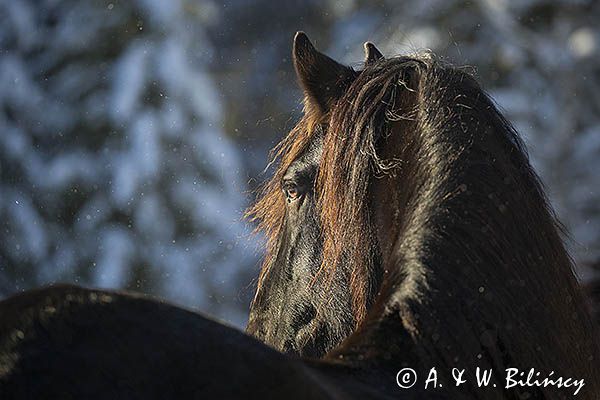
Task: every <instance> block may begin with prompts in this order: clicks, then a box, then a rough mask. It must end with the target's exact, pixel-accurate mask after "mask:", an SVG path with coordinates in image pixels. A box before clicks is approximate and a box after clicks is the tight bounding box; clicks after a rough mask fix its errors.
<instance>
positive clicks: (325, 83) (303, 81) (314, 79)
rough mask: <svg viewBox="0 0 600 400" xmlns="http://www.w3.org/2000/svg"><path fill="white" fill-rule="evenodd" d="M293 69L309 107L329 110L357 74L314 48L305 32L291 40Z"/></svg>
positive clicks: (299, 33) (297, 34)
mask: <svg viewBox="0 0 600 400" xmlns="http://www.w3.org/2000/svg"><path fill="white" fill-rule="evenodd" d="M293 55H294V68H295V69H296V76H297V77H298V82H299V83H300V87H301V88H302V90H303V91H304V95H305V96H306V100H307V102H308V105H309V106H314V107H316V108H317V109H318V110H319V111H320V112H322V113H326V112H327V111H329V109H330V108H331V106H332V105H333V103H334V102H335V101H336V100H338V99H339V98H340V97H341V96H342V95H343V94H344V91H345V90H346V89H347V88H348V86H349V85H350V83H352V80H353V79H354V78H355V76H356V73H355V72H354V70H352V68H349V67H346V66H344V65H341V64H340V63H338V62H337V61H335V60H333V59H331V58H329V57H327V56H326V55H325V54H322V53H320V52H318V51H317V49H315V47H314V46H313V45H312V43H311V42H310V40H308V37H307V36H306V34H305V33H304V32H297V33H296V36H295V37H294V50H293Z"/></svg>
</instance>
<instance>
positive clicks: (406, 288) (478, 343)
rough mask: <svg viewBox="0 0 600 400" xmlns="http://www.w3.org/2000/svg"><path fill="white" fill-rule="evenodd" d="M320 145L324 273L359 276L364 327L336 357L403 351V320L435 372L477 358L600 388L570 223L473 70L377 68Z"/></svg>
mask: <svg viewBox="0 0 600 400" xmlns="http://www.w3.org/2000/svg"><path fill="white" fill-rule="evenodd" d="M389 143H393V146H392V145H389ZM323 146H324V147H323V156H322V161H321V165H320V169H319V176H318V178H317V192H318V194H319V196H318V199H319V209H320V213H321V223H322V229H323V232H324V235H323V236H324V247H323V266H322V270H323V271H324V273H325V274H326V275H327V274H333V273H335V270H336V268H337V266H338V265H339V264H340V263H345V265H346V267H348V266H349V267H350V270H351V271H352V279H353V282H352V283H353V284H352V291H353V293H352V295H353V301H354V303H355V304H356V305H358V307H355V309H358V310H359V314H358V318H359V320H360V321H362V323H361V324H360V325H359V327H358V328H357V331H356V332H355V333H354V334H352V335H351V337H350V338H348V339H347V340H346V341H345V342H344V343H343V344H342V345H341V347H340V348H339V349H338V350H336V351H334V352H333V353H331V354H330V357H332V358H333V357H337V356H339V355H344V354H345V355H346V356H348V355H349V354H348V353H353V354H355V355H359V357H361V359H363V358H365V357H372V358H377V357H384V356H385V357H387V358H389V357H390V353H391V352H393V350H390V349H394V348H402V349H404V350H406V347H405V346H402V345H401V344H398V343H395V342H394V341H395V340H400V339H396V337H399V336H402V335H400V334H399V333H397V332H394V331H390V330H389V327H390V324H391V325H393V324H394V322H393V321H396V320H397V321H398V323H399V324H400V325H401V329H403V331H404V332H408V333H409V334H410V337H411V338H412V341H414V342H415V343H416V346H414V347H416V350H415V351H417V352H420V354H421V356H420V357H419V359H421V360H429V361H431V363H432V365H434V364H435V363H436V362H437V363H438V365H439V362H440V359H441V361H442V362H444V363H446V364H447V365H452V366H453V365H455V363H456V360H457V359H458V358H462V361H464V360H465V358H467V357H474V356H475V355H477V354H479V355H480V356H482V357H483V358H484V359H483V360H480V362H481V363H482V364H481V365H485V363H487V365H490V366H493V367H494V368H498V369H502V366H504V368H506V367H507V366H512V365H511V364H512V363H516V364H517V365H520V366H521V367H523V368H525V367H528V368H529V367H538V368H543V369H546V370H548V371H549V370H557V372H558V371H561V372H563V373H565V375H571V376H572V375H576V374H580V375H582V376H585V377H586V384H588V385H589V386H591V387H590V388H588V390H591V392H594V391H595V390H597V389H598V387H599V386H598V382H597V378H596V375H595V374H596V372H595V371H594V368H595V366H596V365H597V361H594V360H598V359H599V354H600V353H599V351H598V346H597V344H596V343H595V336H594V334H595V326H594V325H593V322H592V321H591V319H590V317H589V314H588V313H587V310H586V306H585V302H584V300H583V296H582V292H581V289H580V287H579V286H578V284H577V281H576V277H575V273H574V268H573V263H572V260H571V258H570V256H569V254H568V253H567V251H566V249H565V247H564V245H563V243H562V240H561V237H560V232H561V230H562V227H561V225H560V223H559V222H558V220H557V218H556V216H555V214H554V211H553V210H552V208H551V206H550V205H549V202H548V201H547V198H546V196H545V194H544V190H543V185H542V183H541V181H540V179H539V178H538V177H537V175H536V174H535V172H534V171H533V169H532V168H531V166H530V164H529V160H528V155H527V152H526V149H525V146H524V145H523V142H522V141H521V139H520V138H519V136H518V134H517V133H516V131H515V129H514V128H513V127H512V125H511V124H510V123H509V122H508V121H507V120H506V119H505V118H504V117H503V116H502V115H501V113H500V112H499V111H498V110H497V108H496V107H495V106H494V104H493V101H492V100H491V99H490V98H489V97H488V96H487V95H486V94H485V93H484V91H483V90H482V89H481V88H480V87H479V85H478V84H477V82H476V80H475V79H474V78H473V77H472V76H471V75H470V74H469V73H467V72H466V71H465V70H463V69H459V68H454V67H451V66H449V65H446V64H445V63H443V62H441V61H439V60H438V59H436V58H435V57H433V56H432V55H430V54H426V55H423V56H416V57H396V58H391V59H387V60H380V61H377V62H376V63H375V64H374V65H372V66H367V67H366V68H365V69H364V70H363V71H362V72H361V74H360V75H359V76H358V78H357V79H356V80H355V81H354V83H353V84H352V85H351V87H350V88H349V89H348V91H347V92H346V93H345V95H344V97H342V99H341V100H340V101H339V102H338V103H337V105H336V106H335V107H334V108H333V109H332V111H331V115H330V124H329V129H328V132H327V134H326V136H325V141H324V145H323ZM373 177H375V178H373ZM382 182H383V183H382ZM374 185H378V186H379V188H380V189H379V190H382V189H381V187H384V190H386V189H385V188H386V187H387V192H389V193H388V194H387V195H388V196H389V197H388V198H386V199H382V198H379V197H377V196H376V195H374V193H373V186H374ZM386 185H387V186H386ZM379 193H380V192H379ZM387 201H389V202H390V204H389V205H388V204H378V203H382V202H383V203H386V202H387ZM376 202H377V203H376ZM391 204H394V205H396V206H398V208H396V209H392V210H389V215H388V217H389V218H388V219H390V220H393V221H396V223H397V224H396V225H398V226H396V227H395V229H396V230H395V231H394V232H393V233H390V235H387V236H386V235H385V232H384V234H379V235H377V234H376V232H375V229H376V223H375V222H377V223H380V222H381V221H375V218H376V216H375V215H373V211H372V210H374V209H375V208H379V209H381V208H382V207H383V208H384V209H385V207H389V208H392V205H391ZM382 238H383V239H382ZM378 241H379V242H378ZM377 245H378V246H377ZM375 248H379V249H381V251H382V253H383V254H379V255H377V256H378V257H381V258H382V260H383V271H382V273H383V276H384V277H383V280H382V285H381V287H379V288H376V289H374V288H373V287H371V286H370V285H371V283H370V282H371V281H372V279H371V277H372V275H373V274H374V273H376V271H374V270H373V269H374V265H373V262H372V261H371V260H373V256H374V255H373V251H374V249H375ZM374 290H378V291H379V293H378V294H377V295H376V299H375V300H374V304H373V305H372V307H369V304H368V303H369V296H370V295H371V294H372V293H373V291H374ZM367 309H369V310H368V311H367ZM360 321H359V322H360ZM391 321H392V322H391ZM402 337H403V339H402V340H405V339H406V337H405V336H402ZM378 340H379V342H378ZM415 343H414V344H415ZM396 344H397V346H396ZM440 349H444V350H442V353H440V352H439V351H440ZM447 349H454V350H452V352H448V351H447ZM350 358H351V357H350ZM477 361H478V360H470V361H469V362H471V363H473V362H477ZM528 363H529V365H528ZM478 365H480V364H478ZM502 370H503V369H502Z"/></svg>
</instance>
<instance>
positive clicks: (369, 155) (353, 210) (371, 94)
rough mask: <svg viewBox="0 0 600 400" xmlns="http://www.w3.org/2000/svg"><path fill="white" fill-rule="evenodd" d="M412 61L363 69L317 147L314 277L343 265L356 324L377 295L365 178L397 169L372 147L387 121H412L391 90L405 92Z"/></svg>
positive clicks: (386, 129) (367, 179)
mask: <svg viewBox="0 0 600 400" xmlns="http://www.w3.org/2000/svg"><path fill="white" fill-rule="evenodd" d="M412 61H413V60H410V59H396V60H392V61H391V62H390V60H386V61H382V62H379V63H376V64H375V65H374V66H372V67H368V68H366V69H365V70H364V71H363V72H362V73H361V74H360V76H359V77H358V79H357V80H356V81H355V82H354V83H353V84H352V86H351V87H350V88H349V90H348V91H347V92H346V94H345V95H344V97H343V98H342V99H341V101H340V102H339V103H338V104H337V106H336V107H335V108H334V109H333V110H332V112H331V119H330V123H329V129H328V133H327V134H326V136H325V140H324V144H323V156H322V159H321V164H320V168H319V175H318V178H317V191H318V193H319V196H318V200H319V210H320V216H321V224H322V230H323V237H324V245H323V261H322V265H321V269H320V273H321V274H324V275H325V278H326V279H331V278H332V277H333V275H334V274H335V272H336V269H337V267H338V265H339V264H341V263H347V264H348V266H349V268H350V271H351V272H350V274H351V275H350V289H351V291H352V305H353V311H354V314H355V320H356V324H357V325H358V324H359V323H360V322H361V321H362V320H363V319H364V318H365V316H366V313H367V308H368V301H369V294H370V292H371V291H374V290H377V288H375V287H373V282H371V280H372V276H371V273H372V272H373V268H375V265H374V257H376V255H377V246H376V239H375V234H374V232H373V228H372V224H371V221H370V218H371V216H370V212H369V200H368V189H369V181H370V177H371V175H372V174H381V173H393V170H394V168H396V167H397V166H398V165H399V163H398V162H397V160H382V159H380V158H379V157H378V155H377V153H376V150H375V142H376V140H377V138H378V135H383V134H386V132H387V131H388V130H389V122H390V121H395V120H398V119H408V118H411V117H412V116H413V112H414V110H404V109H402V107H401V104H396V99H397V97H398V96H397V91H398V90H405V89H408V87H407V86H406V85H405V84H404V79H405V75H404V74H405V67H406V65H408V64H407V63H411V62H412ZM414 61H416V62H417V63H418V64H419V65H421V63H420V62H419V61H418V60H414ZM412 65H413V66H414V65H416V64H414V63H413V64H412ZM372 294H374V293H372Z"/></svg>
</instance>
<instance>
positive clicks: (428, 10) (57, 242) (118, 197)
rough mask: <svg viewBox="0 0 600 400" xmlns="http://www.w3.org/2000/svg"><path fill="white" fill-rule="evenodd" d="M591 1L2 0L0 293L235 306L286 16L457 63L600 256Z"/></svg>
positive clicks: (598, 56)
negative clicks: (491, 101)
mask: <svg viewBox="0 0 600 400" xmlns="http://www.w3.org/2000/svg"><path fill="white" fill-rule="evenodd" d="M597 21H600V2H598V1H595V0H554V1H549V0H525V1H519V2H509V1H507V0H479V1H464V0H406V1H403V2H398V1H395V0H376V1H367V0H342V1H334V0H328V1H316V0H315V1H289V2H287V1H286V2H275V1H270V0H256V1H252V2H247V1H242V0H229V1H224V2H212V1H193V0H168V1H167V0H130V1H100V0H91V1H77V0H0V296H5V295H8V294H10V293H14V292H16V291H20V290H24V289H28V288H31V287H35V286H39V285H42V284H46V283H50V282H57V281H67V282H75V283H79V284H84V285H93V286H100V287H113V288H127V289H131V290H137V291H141V292H146V293H151V294H155V295H158V296H161V297H165V298H168V299H170V300H172V301H174V302H177V303H179V304H184V305H187V306H190V307H193V308H196V309H199V310H201V311H203V312H207V313H210V314H212V315H215V316H217V317H219V318H221V319H223V320H225V321H229V322H231V323H233V324H236V325H242V324H243V323H244V322H245V318H246V314H247V310H248V303H249V300H250V298H251V296H252V294H253V280H254V278H255V276H256V275H257V273H258V265H259V262H260V256H261V241H262V240H261V238H260V237H258V238H256V237H253V236H252V235H251V234H250V232H251V230H252V227H251V226H248V225H247V224H246V223H244V221H243V220H242V214H243V210H244V208H245V207H247V206H248V204H249V203H250V202H251V201H252V198H253V197H252V191H253V190H254V189H255V188H256V187H257V185H258V184H259V183H260V182H262V181H263V180H264V179H266V178H267V177H268V176H269V175H268V174H269V172H268V171H267V172H264V171H263V170H264V167H265V165H266V164H267V157H268V150H269V148H271V147H272V146H273V145H274V144H275V143H276V142H277V141H278V140H279V139H280V138H281V137H282V135H283V134H285V133H286V132H287V131H288V130H289V129H290V128H291V127H292V126H293V123H294V121H295V120H296V118H297V117H298V116H299V114H300V112H301V104H300V100H301V93H300V92H299V90H298V89H297V87H296V84H295V77H294V73H293V68H292V65H291V62H290V52H291V39H292V37H293V34H294V32H295V31H296V30H304V31H306V32H307V33H308V35H309V36H310V37H311V39H312V40H313V41H314V43H315V44H316V46H317V47H318V48H319V49H320V50H322V51H325V52H327V53H328V54H330V55H331V56H333V57H334V58H337V59H339V60H341V61H343V62H346V63H349V64H351V65H354V66H356V67H360V63H359V62H360V60H362V57H363V54H362V43H363V42H364V41H366V40H371V41H373V42H374V43H376V45H377V46H378V47H379V48H380V49H381V50H382V51H383V52H384V54H385V55H387V56H391V55H396V54H405V53H411V52H414V51H418V50H422V49H431V50H433V51H435V52H437V53H438V54H440V55H443V56H444V57H445V58H446V59H448V60H449V61H451V62H453V63H455V64H461V65H463V64H467V65H470V66H473V67H474V68H475V70H476V72H477V75H478V77H479V79H480V81H481V82H482V83H483V85H484V86H485V87H486V88H487V89H488V91H489V92H490V93H491V95H492V96H493V97H494V98H495V99H496V100H497V102H498V104H499V105H500V107H501V108H502V109H503V110H504V111H505V113H506V115H507V116H508V117H509V119H510V120H511V121H513V123H514V124H515V125H516V127H517V129H518V130H519V132H521V134H522V135H523V136H524V138H525V140H526V142H527V144H528V147H529V150H530V153H531V156H532V160H533V162H534V165H535V166H536V168H537V169H538V172H539V173H540V175H541V176H542V179H543V181H544V182H545V183H546V186H547V188H548V192H549V195H550V198H551V200H552V202H553V204H554V206H555V208H556V210H557V211H558V214H559V216H560V218H561V219H562V221H563V222H564V223H565V225H566V226H567V227H568V229H569V230H570V231H571V233H572V239H573V240H571V241H570V242H569V246H570V248H571V251H572V253H573V255H574V257H575V259H576V261H577V263H578V265H579V272H580V275H582V277H583V279H585V280H587V279H590V277H591V276H592V273H593V270H592V269H591V268H589V266H591V265H592V264H593V263H594V261H595V260H597V259H600V177H599V176H600V27H599V26H598V23H597Z"/></svg>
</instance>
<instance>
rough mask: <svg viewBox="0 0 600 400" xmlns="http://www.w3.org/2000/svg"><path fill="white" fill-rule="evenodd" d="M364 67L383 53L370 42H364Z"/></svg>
mask: <svg viewBox="0 0 600 400" xmlns="http://www.w3.org/2000/svg"><path fill="white" fill-rule="evenodd" d="M364 47H365V67H367V66H369V65H371V64H373V63H375V62H376V61H377V60H380V59H382V58H383V54H381V52H380V51H379V50H377V47H375V45H374V44H373V43H371V42H365V45H364Z"/></svg>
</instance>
